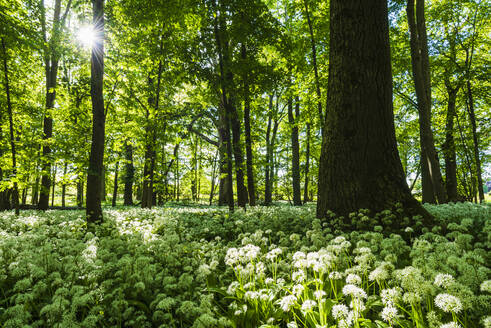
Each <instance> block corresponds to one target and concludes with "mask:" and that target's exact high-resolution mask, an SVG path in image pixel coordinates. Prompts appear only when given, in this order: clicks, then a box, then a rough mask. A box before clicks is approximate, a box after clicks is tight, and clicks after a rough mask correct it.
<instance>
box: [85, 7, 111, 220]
mask: <svg viewBox="0 0 491 328" xmlns="http://www.w3.org/2000/svg"><path fill="white" fill-rule="evenodd" d="M92 4H93V14H94V16H93V17H94V19H93V24H94V30H95V31H96V33H97V35H96V40H95V41H94V42H93V46H92V57H91V81H90V86H91V88H90V97H91V99H92V117H93V119H92V145H91V147H90V157H89V169H88V171H87V196H86V197H85V198H86V213H87V222H88V223H100V222H102V207H101V186H102V184H101V180H102V173H103V172H102V163H103V160H104V137H105V124H106V115H105V112H104V98H103V91H102V89H103V77H104V0H93V1H92Z"/></svg>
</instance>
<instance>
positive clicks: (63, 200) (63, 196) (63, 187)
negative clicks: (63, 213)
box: [61, 161, 68, 207]
mask: <svg viewBox="0 0 491 328" xmlns="http://www.w3.org/2000/svg"><path fill="white" fill-rule="evenodd" d="M67 169H68V163H67V162H66V161H65V163H64V165H63V183H62V185H61V206H62V207H65V203H66V202H65V198H66V182H65V180H66V173H67Z"/></svg>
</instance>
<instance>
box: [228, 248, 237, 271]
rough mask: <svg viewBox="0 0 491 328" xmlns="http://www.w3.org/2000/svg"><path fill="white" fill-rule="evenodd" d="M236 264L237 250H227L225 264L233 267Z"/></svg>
mask: <svg viewBox="0 0 491 328" xmlns="http://www.w3.org/2000/svg"><path fill="white" fill-rule="evenodd" d="M237 262H239V252H238V250H237V248H235V247H232V248H229V249H228V250H227V254H226V255H225V264H226V265H228V266H231V267H233V266H234V265H235V264H236V263H237Z"/></svg>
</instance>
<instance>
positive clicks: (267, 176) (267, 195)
mask: <svg viewBox="0 0 491 328" xmlns="http://www.w3.org/2000/svg"><path fill="white" fill-rule="evenodd" d="M272 122H273V95H270V96H269V112H268V127H267V128H266V165H265V167H264V205H266V206H269V205H271V201H272V191H271V169H272V168H271V157H272V155H271V152H272V149H271V140H270V139H271V126H272Z"/></svg>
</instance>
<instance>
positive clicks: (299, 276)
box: [292, 271, 306, 282]
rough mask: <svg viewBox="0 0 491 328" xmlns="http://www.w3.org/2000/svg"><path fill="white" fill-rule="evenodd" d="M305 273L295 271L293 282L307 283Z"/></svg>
mask: <svg viewBox="0 0 491 328" xmlns="http://www.w3.org/2000/svg"><path fill="white" fill-rule="evenodd" d="M305 278H306V277H305V272H303V271H295V272H293V273H292V280H293V281H296V282H304V281H305Z"/></svg>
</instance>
